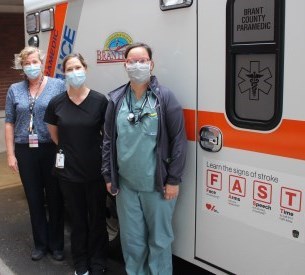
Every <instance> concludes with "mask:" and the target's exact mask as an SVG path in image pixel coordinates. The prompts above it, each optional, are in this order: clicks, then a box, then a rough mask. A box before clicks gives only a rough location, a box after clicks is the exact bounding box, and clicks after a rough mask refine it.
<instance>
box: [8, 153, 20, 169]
mask: <svg viewBox="0 0 305 275" xmlns="http://www.w3.org/2000/svg"><path fill="white" fill-rule="evenodd" d="M7 164H8V166H9V168H11V169H12V170H13V171H14V172H18V171H19V169H18V162H17V159H16V157H15V155H10V156H8V157H7Z"/></svg>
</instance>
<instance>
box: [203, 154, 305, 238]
mask: <svg viewBox="0 0 305 275" xmlns="http://www.w3.org/2000/svg"><path fill="white" fill-rule="evenodd" d="M203 170H204V171H203V173H204V175H205V180H204V182H203V189H202V190H203V192H202V210H203V211H205V212H207V213H210V214H211V215H223V216H225V217H228V218H231V219H234V220H236V221H239V222H242V223H246V224H248V225H250V226H252V227H255V228H258V229H260V230H263V231H268V232H271V233H273V234H277V235H280V236H282V237H286V238H289V239H292V240H295V241H298V242H302V243H304V241H305V215H304V207H303V205H304V193H305V189H304V182H303V180H302V178H300V177H298V176H295V175H290V174H284V173H278V172H276V171H271V170H262V169H258V168H254V167H248V166H244V165H239V164H235V163H228V162H219V161H218V160H208V161H206V163H205V165H204V168H203ZM245 217H246V218H245Z"/></svg>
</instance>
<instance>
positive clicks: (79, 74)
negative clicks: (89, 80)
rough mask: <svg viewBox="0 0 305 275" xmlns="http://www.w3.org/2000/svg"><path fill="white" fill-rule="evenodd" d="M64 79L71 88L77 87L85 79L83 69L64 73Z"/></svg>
mask: <svg viewBox="0 0 305 275" xmlns="http://www.w3.org/2000/svg"><path fill="white" fill-rule="evenodd" d="M66 81H67V83H68V84H69V85H70V86H72V87H73V88H79V87H80V86H82V85H83V84H84V83H85V81H86V73H85V71H83V70H77V71H73V72H69V73H66Z"/></svg>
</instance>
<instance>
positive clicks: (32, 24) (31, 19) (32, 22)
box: [25, 12, 39, 34]
mask: <svg viewBox="0 0 305 275" xmlns="http://www.w3.org/2000/svg"><path fill="white" fill-rule="evenodd" d="M25 21H26V31H27V33H28V34H33V33H38V32H39V13H38V12H34V13H30V14H28V15H27V16H26V19H25Z"/></svg>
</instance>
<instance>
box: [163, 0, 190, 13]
mask: <svg viewBox="0 0 305 275" xmlns="http://www.w3.org/2000/svg"><path fill="white" fill-rule="evenodd" d="M192 4H193V0H160V9H161V10H162V11H166V10H173V9H180V8H187V7H190V6H191V5H192Z"/></svg>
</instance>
